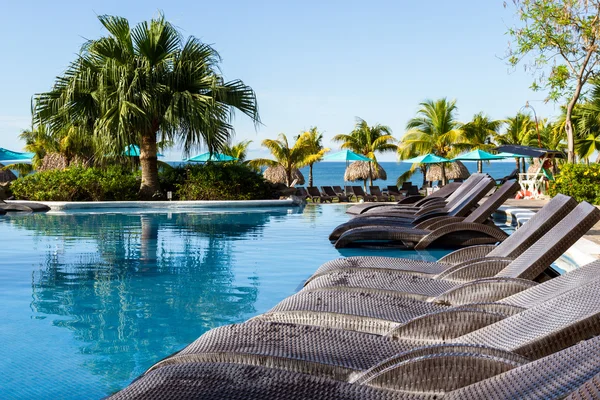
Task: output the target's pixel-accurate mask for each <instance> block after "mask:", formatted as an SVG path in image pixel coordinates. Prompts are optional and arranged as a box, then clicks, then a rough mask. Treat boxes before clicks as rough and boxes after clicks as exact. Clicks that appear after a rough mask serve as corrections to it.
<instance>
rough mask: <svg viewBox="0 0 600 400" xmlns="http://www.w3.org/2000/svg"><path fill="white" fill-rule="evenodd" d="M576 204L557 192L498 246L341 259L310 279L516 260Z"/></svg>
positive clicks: (427, 270) (427, 271)
mask: <svg viewBox="0 0 600 400" xmlns="http://www.w3.org/2000/svg"><path fill="white" fill-rule="evenodd" d="M576 206H577V202H576V201H575V199H573V198H572V197H569V196H565V195H562V194H558V195H556V196H555V197H554V198H552V199H551V200H550V201H549V202H548V203H547V204H546V205H545V206H544V207H542V208H541V209H540V210H539V211H538V212H536V213H535V214H534V215H533V217H531V218H530V219H529V221H527V222H526V223H524V224H523V225H522V226H521V227H520V228H519V229H517V230H516V231H515V232H514V233H512V234H511V235H510V236H509V237H507V238H506V239H505V240H504V241H502V242H501V243H500V244H499V245H495V244H492V245H479V246H469V247H465V248H462V249H459V250H456V251H454V252H452V253H450V254H448V255H446V256H444V257H442V258H440V259H439V260H438V261H436V262H426V261H419V260H414V259H407V258H397V257H381V256H354V257H345V258H338V259H335V260H331V261H328V262H326V263H325V264H323V265H322V266H321V267H319V268H318V269H317V271H316V272H315V273H314V274H313V275H312V276H311V277H310V278H309V279H308V280H307V282H310V280H311V279H314V278H315V277H318V276H321V275H323V274H328V273H331V272H341V271H344V270H363V269H368V270H374V271H378V270H383V271H385V270H392V271H396V270H398V271H401V270H405V271H414V272H421V273H425V274H438V273H442V272H444V271H445V270H446V269H448V268H449V267H451V266H453V265H457V264H461V263H464V262H467V261H472V260H484V259H486V258H489V259H492V258H502V259H514V258H516V257H517V256H519V255H521V253H523V251H525V250H526V249H528V248H529V247H530V246H531V245H532V244H533V243H535V242H536V241H537V240H538V239H539V238H540V237H542V236H543V235H544V234H545V233H546V232H548V230H550V229H551V228H552V227H554V225H556V224H557V223H558V222H560V221H561V220H562V219H563V218H564V217H565V216H566V215H567V214H568V213H569V212H571V211H572V210H573V209H574V208H575V207H576Z"/></svg>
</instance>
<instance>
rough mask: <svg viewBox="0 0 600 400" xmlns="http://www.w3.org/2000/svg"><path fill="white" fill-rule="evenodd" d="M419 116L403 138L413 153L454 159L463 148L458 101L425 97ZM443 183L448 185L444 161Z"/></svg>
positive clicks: (413, 120)
mask: <svg viewBox="0 0 600 400" xmlns="http://www.w3.org/2000/svg"><path fill="white" fill-rule="evenodd" d="M420 107H421V108H420V109H419V111H417V116H416V117H414V118H412V119H411V120H410V121H408V123H407V124H406V129H407V131H406V134H405V135H404V136H403V137H402V139H401V141H400V146H401V147H402V148H404V147H407V148H409V149H410V151H411V152H412V153H414V154H418V155H425V154H429V153H434V154H436V155H438V156H440V157H445V158H451V157H452V156H454V155H456V154H457V153H458V152H459V151H460V150H461V149H462V148H464V143H465V137H464V134H463V131H462V124H461V123H460V122H458V121H457V120H456V116H455V114H456V100H452V101H448V100H447V99H445V98H444V99H439V100H436V101H433V100H425V101H424V102H422V103H421V104H420ZM441 171H442V184H443V185H445V184H446V170H445V167H444V164H441Z"/></svg>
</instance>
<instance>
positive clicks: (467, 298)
mask: <svg viewBox="0 0 600 400" xmlns="http://www.w3.org/2000/svg"><path fill="white" fill-rule="evenodd" d="M535 285H537V283H535V282H533V281H529V280H526V279H519V278H496V277H492V278H483V279H477V280H474V281H472V282H467V283H464V284H462V285H460V286H457V287H454V288H452V289H450V290H448V291H446V292H444V293H442V294H440V295H439V296H437V297H435V298H434V299H433V300H432V301H433V302H434V303H439V304H447V305H455V306H456V305H462V304H468V303H480V302H492V301H497V300H501V299H504V298H506V297H508V296H512V295H513V294H516V293H519V292H522V291H523V290H525V289H529V288H531V287H533V286H535Z"/></svg>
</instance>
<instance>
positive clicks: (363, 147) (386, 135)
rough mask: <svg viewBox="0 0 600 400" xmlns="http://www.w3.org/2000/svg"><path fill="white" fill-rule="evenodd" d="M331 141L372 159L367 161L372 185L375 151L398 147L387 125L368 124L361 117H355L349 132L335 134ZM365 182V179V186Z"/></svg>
mask: <svg viewBox="0 0 600 400" xmlns="http://www.w3.org/2000/svg"><path fill="white" fill-rule="evenodd" d="M333 141H335V142H341V143H342V145H341V148H342V149H348V150H352V151H353V152H355V153H359V154H362V155H364V156H367V157H369V158H370V159H371V160H373V162H372V163H369V181H370V183H371V185H373V167H375V168H376V167H377V156H376V153H378V152H381V153H385V152H390V151H396V150H397V148H398V146H397V145H396V144H394V143H393V142H395V141H396V139H394V137H393V136H392V129H391V128H390V127H389V126H386V125H381V124H376V125H373V126H369V124H367V121H365V120H364V119H361V118H357V119H356V125H355V126H354V129H353V130H352V132H350V134H348V135H346V134H341V135H335V136H334V137H333ZM371 164H375V165H371ZM366 182H367V181H366V180H365V186H366Z"/></svg>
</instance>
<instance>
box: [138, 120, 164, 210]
mask: <svg viewBox="0 0 600 400" xmlns="http://www.w3.org/2000/svg"><path fill="white" fill-rule="evenodd" d="M156 150H157V147H156V132H152V133H149V134H144V135H142V142H141V143H140V165H141V167H142V184H141V186H140V198H142V199H145V200H152V199H157V197H158V199H161V198H162V197H163V196H162V193H161V192H160V184H159V181H158V159H157V157H156ZM157 194H158V195H157Z"/></svg>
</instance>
